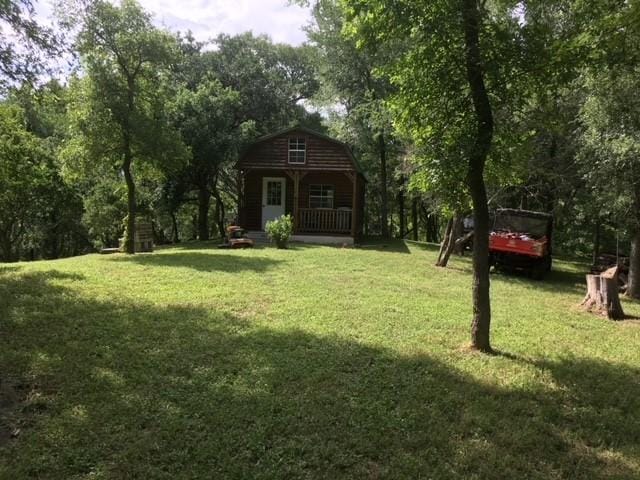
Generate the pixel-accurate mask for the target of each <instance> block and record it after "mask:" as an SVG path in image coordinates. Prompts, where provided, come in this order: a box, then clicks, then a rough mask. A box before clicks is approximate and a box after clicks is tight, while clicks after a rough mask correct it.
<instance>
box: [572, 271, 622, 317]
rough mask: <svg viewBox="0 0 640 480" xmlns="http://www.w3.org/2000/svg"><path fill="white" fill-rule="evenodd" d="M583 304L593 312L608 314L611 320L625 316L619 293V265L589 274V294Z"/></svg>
mask: <svg viewBox="0 0 640 480" xmlns="http://www.w3.org/2000/svg"><path fill="white" fill-rule="evenodd" d="M581 305H582V306H583V307H584V308H585V309H587V310H589V311H591V312H595V313H601V314H606V315H607V318H609V320H622V319H623V318H624V311H623V310H622V305H621V304H620V296H619V295H618V267H613V268H610V269H608V270H605V271H604V272H602V273H601V274H600V275H587V295H586V296H585V297H584V300H583V301H582V303H581Z"/></svg>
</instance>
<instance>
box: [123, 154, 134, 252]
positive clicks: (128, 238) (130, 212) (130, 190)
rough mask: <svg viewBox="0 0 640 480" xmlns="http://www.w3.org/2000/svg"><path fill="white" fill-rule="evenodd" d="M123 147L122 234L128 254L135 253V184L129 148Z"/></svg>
mask: <svg viewBox="0 0 640 480" xmlns="http://www.w3.org/2000/svg"><path fill="white" fill-rule="evenodd" d="M128 145H129V144H128V142H127V143H126V147H125V155H124V157H125V158H124V163H123V164H122V173H123V174H124V181H125V182H126V184H127V228H126V231H125V235H124V251H125V252H126V253H129V254H134V253H136V242H135V238H136V184H135V183H134V181H133V176H132V175H131V160H132V159H131V148H130V147H129V146H128Z"/></svg>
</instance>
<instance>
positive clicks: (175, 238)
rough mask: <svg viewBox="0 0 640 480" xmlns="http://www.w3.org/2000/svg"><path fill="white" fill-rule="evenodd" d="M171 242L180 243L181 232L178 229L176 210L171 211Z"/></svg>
mask: <svg viewBox="0 0 640 480" xmlns="http://www.w3.org/2000/svg"><path fill="white" fill-rule="evenodd" d="M170 215H171V242H172V243H180V232H179V231H178V220H177V218H176V212H171V213H170Z"/></svg>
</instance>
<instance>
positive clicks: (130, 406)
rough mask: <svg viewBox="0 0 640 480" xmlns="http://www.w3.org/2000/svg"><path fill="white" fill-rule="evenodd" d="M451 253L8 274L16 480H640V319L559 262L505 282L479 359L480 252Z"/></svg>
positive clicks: (1, 361)
mask: <svg viewBox="0 0 640 480" xmlns="http://www.w3.org/2000/svg"><path fill="white" fill-rule="evenodd" d="M436 254H437V252H436V251H435V249H434V248H424V247H419V246H416V245H411V244H407V245H404V244H400V243H396V244H392V245H390V246H387V247H385V246H384V245H382V244H377V245H371V246H369V247H366V248H362V249H340V248H331V247H311V246H305V247H303V246H295V247H294V248H292V249H291V250H287V251H280V250H276V249H273V248H256V249H254V250H247V251H229V250H217V249H215V248H214V247H213V246H209V245H203V244H191V245H185V246H182V247H179V248H171V249H164V250H160V251H157V252H156V253H154V254H143V255H137V256H135V257H127V256H123V255H113V256H99V255H89V256H85V257H78V258H72V259H65V260H58V261H49V262H35V263H30V264H26V263H22V264H15V265H5V266H0V373H1V378H2V379H3V381H4V386H3V392H4V393H3V394H2V395H1V396H0V415H2V420H1V422H0V478H3V479H4V478H7V479H11V480H15V479H20V478H43V479H85V478H86V479H101V478H112V479H131V478H140V479H151V478H154V479H155V478H166V479H175V478H185V479H186V478H211V479H226V478H233V479H275V478H282V479H294V478H295V479H297V478H326V479H336V478H353V479H382V478H402V479H419V478H424V479H426V478H433V479H442V478H464V479H474V478H477V479H485V478H495V479H518V478H539V479H556V478H570V479H596V478H616V479H617V478H628V479H638V478H640V324H639V323H638V322H637V321H625V322H618V323H613V322H609V321H607V320H605V319H603V318H600V317H596V316H593V315H590V314H586V313H582V312H581V311H580V310H579V309H578V308H576V304H578V303H579V302H580V300H581V299H582V296H583V292H584V287H583V282H584V277H583V273H582V271H583V269H584V266H583V265H579V264H570V263H561V262H558V263H557V265H556V266H555V267H554V269H555V271H554V272H553V274H552V275H551V276H550V278H548V279H547V280H546V281H544V282H534V281H531V280H528V279H526V278H524V277H509V276H506V275H498V274H496V275H492V300H493V327H492V330H493V344H494V347H495V348H496V349H497V350H499V352H500V354H499V355H496V356H486V355H481V354H477V353H471V352H469V351H467V350H466V349H465V345H466V344H467V343H468V338H469V323H470V318H471V309H470V296H471V294H470V282H471V277H470V263H469V260H468V259H467V258H453V259H452V261H451V265H450V267H449V268H447V269H436V268H435V267H433V266H432V265H433V263H434V260H435V256H436ZM624 308H625V310H626V311H627V313H630V314H632V315H640V305H634V304H631V303H628V302H625V303H624ZM17 429H18V430H19V431H18V432H17V435H15V434H14V435H12V432H16V430H17Z"/></svg>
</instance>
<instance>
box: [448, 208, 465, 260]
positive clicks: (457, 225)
mask: <svg viewBox="0 0 640 480" xmlns="http://www.w3.org/2000/svg"><path fill="white" fill-rule="evenodd" d="M463 222H464V219H463V218H462V214H459V213H458V214H456V216H455V220H454V222H453V230H452V235H451V237H452V238H453V240H452V242H453V245H452V246H451V249H452V252H453V253H455V254H456V255H462V254H463V252H464V245H463V244H462V243H459V244H456V241H457V240H459V239H461V238H462V237H463V236H464V223H463Z"/></svg>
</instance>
